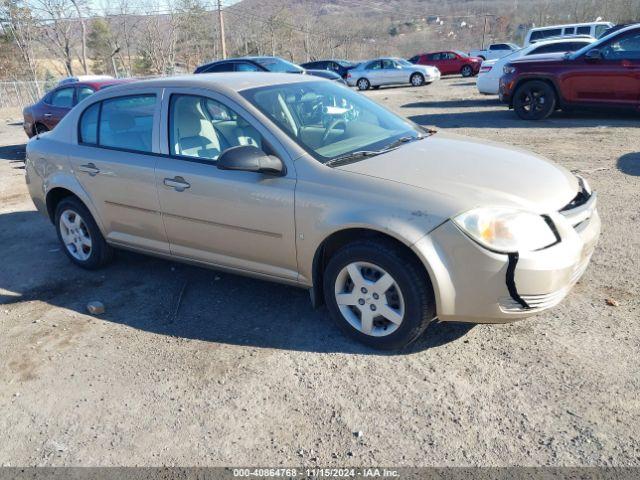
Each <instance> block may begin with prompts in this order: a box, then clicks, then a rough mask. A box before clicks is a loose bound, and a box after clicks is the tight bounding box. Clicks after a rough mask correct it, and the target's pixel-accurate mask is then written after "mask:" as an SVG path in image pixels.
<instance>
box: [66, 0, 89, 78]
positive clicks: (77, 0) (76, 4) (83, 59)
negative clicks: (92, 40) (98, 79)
mask: <svg viewBox="0 0 640 480" xmlns="http://www.w3.org/2000/svg"><path fill="white" fill-rule="evenodd" d="M70 1H71V3H72V4H73V8H74V9H75V10H76V13H77V15H78V20H79V21H80V31H81V33H80V45H81V49H80V64H81V65H82V69H83V70H84V73H85V74H87V73H89V69H88V66H87V25H86V23H85V20H84V15H83V13H82V10H85V9H87V4H86V2H85V1H84V0H70Z"/></svg>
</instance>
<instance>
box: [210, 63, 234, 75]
mask: <svg viewBox="0 0 640 480" xmlns="http://www.w3.org/2000/svg"><path fill="white" fill-rule="evenodd" d="M216 72H233V63H218V64H216V65H211V66H210V67H209V68H207V69H206V70H205V73H216Z"/></svg>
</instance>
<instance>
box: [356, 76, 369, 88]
mask: <svg viewBox="0 0 640 480" xmlns="http://www.w3.org/2000/svg"><path fill="white" fill-rule="evenodd" d="M356 85H357V86H358V90H369V87H370V86H371V83H370V82H369V80H367V79H366V78H361V79H360V80H358V82H357V83H356Z"/></svg>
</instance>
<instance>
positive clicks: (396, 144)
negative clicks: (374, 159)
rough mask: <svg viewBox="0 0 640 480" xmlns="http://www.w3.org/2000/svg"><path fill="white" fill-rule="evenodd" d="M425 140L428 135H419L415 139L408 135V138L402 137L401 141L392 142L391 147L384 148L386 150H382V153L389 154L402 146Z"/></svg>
mask: <svg viewBox="0 0 640 480" xmlns="http://www.w3.org/2000/svg"><path fill="white" fill-rule="evenodd" d="M423 138H426V135H421V134H418V135H417V136H415V137H412V136H411V135H407V136H406V137H400V138H399V139H397V140H395V141H393V142H391V143H390V144H389V145H387V146H386V147H384V149H382V150H381V153H383V152H388V151H390V150H393V149H394V148H398V147H399V146H400V145H402V144H404V143H409V142H415V141H417V140H422V139H423Z"/></svg>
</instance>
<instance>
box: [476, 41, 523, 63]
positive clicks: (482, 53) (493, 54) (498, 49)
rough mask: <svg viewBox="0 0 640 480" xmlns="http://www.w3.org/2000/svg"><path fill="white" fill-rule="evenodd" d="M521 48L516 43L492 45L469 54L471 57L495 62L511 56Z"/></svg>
mask: <svg viewBox="0 0 640 480" xmlns="http://www.w3.org/2000/svg"><path fill="white" fill-rule="evenodd" d="M520 48H521V47H520V46H518V45H516V44H515V43H492V44H491V45H489V46H488V47H487V48H485V49H482V50H471V51H470V52H469V56H470V57H478V58H481V59H482V60H493V59H495V58H502V57H504V56H506V55H509V54H511V53H513V52H515V51H516V50H520Z"/></svg>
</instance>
